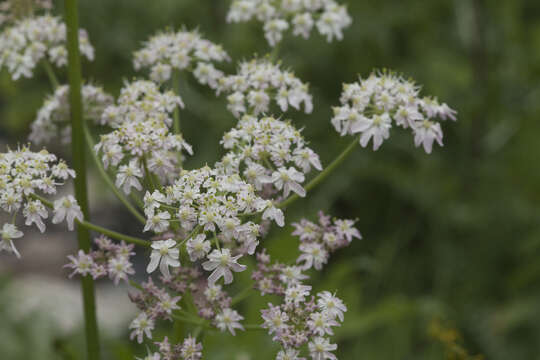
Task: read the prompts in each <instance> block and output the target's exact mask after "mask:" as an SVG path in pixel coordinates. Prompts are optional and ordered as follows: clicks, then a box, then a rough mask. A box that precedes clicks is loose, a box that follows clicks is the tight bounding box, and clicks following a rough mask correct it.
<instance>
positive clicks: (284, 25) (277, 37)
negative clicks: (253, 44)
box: [264, 19, 289, 46]
mask: <svg viewBox="0 0 540 360" xmlns="http://www.w3.org/2000/svg"><path fill="white" fill-rule="evenodd" d="M288 28H289V23H288V22H286V21H285V20H282V19H273V20H270V21H267V22H266V23H265V24H264V36H265V37H266V40H267V41H268V43H269V44H270V46H276V44H277V43H279V42H280V41H281V39H282V38H283V35H282V33H283V32H284V31H285V30H287V29H288Z"/></svg>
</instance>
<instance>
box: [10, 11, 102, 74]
mask: <svg viewBox="0 0 540 360" xmlns="http://www.w3.org/2000/svg"><path fill="white" fill-rule="evenodd" d="M79 48H80V51H81V53H82V54H83V55H84V56H85V57H86V58H87V59H89V60H93V59H94V48H93V47H92V45H90V42H89V41H88V36H87V34H86V32H85V31H84V30H80V32H79ZM41 60H45V61H48V62H50V63H53V64H55V65H56V66H58V67H61V66H64V65H66V64H67V48H66V25H65V24H64V23H62V22H61V20H60V18H57V17H52V16H49V15H44V16H37V17H30V18H26V19H23V20H19V21H17V22H15V24H14V25H13V26H10V27H8V28H6V29H5V30H4V31H3V32H2V33H1V34H0V69H1V68H2V67H6V68H7V69H8V71H9V72H10V73H11V77H12V78H13V80H17V79H19V78H20V77H21V76H24V77H27V78H29V77H32V73H33V70H34V68H35V67H36V65H37V64H38V63H39V62H40V61H41Z"/></svg>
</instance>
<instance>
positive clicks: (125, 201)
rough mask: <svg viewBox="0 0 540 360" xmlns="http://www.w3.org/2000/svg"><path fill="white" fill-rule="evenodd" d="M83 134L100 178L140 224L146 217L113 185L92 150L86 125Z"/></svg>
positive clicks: (90, 136)
mask: <svg viewBox="0 0 540 360" xmlns="http://www.w3.org/2000/svg"><path fill="white" fill-rule="evenodd" d="M84 135H85V137H86V144H87V145H88V150H89V151H90V154H91V155H92V160H94V163H95V165H96V167H97V169H98V172H99V174H100V175H101V177H102V179H103V180H104V181H105V184H107V186H108V187H109V189H111V191H112V192H113V194H114V195H115V196H116V198H117V199H118V200H120V202H121V203H122V204H124V206H125V207H126V209H127V210H128V211H129V212H130V213H131V214H132V215H133V216H134V217H135V218H137V220H139V222H141V223H142V224H145V223H146V219H145V218H144V216H142V215H141V213H140V212H139V211H137V209H136V208H135V207H134V206H133V205H132V204H131V203H130V202H129V200H128V199H127V198H126V197H125V196H124V194H122V193H121V192H120V191H119V190H118V188H117V187H116V186H115V185H114V183H113V181H112V180H111V178H110V176H109V174H107V171H106V170H105V168H104V167H103V164H102V163H101V161H99V158H98V156H97V154H96V152H95V151H94V141H93V140H92V135H91V134H90V131H89V130H88V127H86V126H85V127H84Z"/></svg>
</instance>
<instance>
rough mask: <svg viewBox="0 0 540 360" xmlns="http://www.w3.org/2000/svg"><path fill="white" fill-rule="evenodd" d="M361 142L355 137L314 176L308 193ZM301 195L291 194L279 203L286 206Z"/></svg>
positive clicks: (307, 190)
mask: <svg viewBox="0 0 540 360" xmlns="http://www.w3.org/2000/svg"><path fill="white" fill-rule="evenodd" d="M358 144H359V138H358V137H355V138H354V139H353V141H351V143H350V144H349V145H348V146H347V147H346V148H345V149H343V151H342V152H341V153H340V154H339V155H338V156H337V157H336V158H335V159H334V161H332V163H330V165H328V167H326V169H324V170H323V171H321V173H320V174H319V175H317V176H316V177H314V178H313V180H311V181H310V182H309V183H308V184H307V185H306V186H305V189H306V193H308V192H309V191H310V190H311V189H313V188H314V187H315V186H317V185H319V183H320V182H321V181H323V180H324V179H326V177H327V176H328V175H330V174H331V173H332V172H333V171H334V169H335V168H336V167H338V166H339V165H340V164H341V163H342V162H343V161H344V160H345V159H346V158H347V157H348V156H349V155H350V154H351V153H352V151H353V150H354V149H355V148H356V145H358ZM299 198H300V196H298V195H297V194H294V195H291V196H290V197H289V198H288V199H287V200H285V201H283V202H282V203H281V204H279V205H278V207H280V208H286V207H287V206H289V205H291V204H292V203H293V202H295V201H296V200H298V199H299Z"/></svg>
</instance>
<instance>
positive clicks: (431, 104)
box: [332, 72, 456, 154]
mask: <svg viewBox="0 0 540 360" xmlns="http://www.w3.org/2000/svg"><path fill="white" fill-rule="evenodd" d="M419 93H420V88H419V87H418V86H417V85H416V84H415V83H414V82H413V81H411V80H405V79H404V78H403V77H401V76H397V75H395V74H393V73H389V72H382V73H372V74H371V75H370V76H369V77H368V78H366V79H362V78H360V80H359V81H358V82H355V83H352V84H345V85H344V86H343V93H342V94H341V99H340V100H341V106H339V107H335V108H334V117H333V118H332V124H333V125H334V127H335V128H336V130H337V131H338V132H339V133H340V134H341V136H344V135H347V134H351V135H352V134H358V133H359V134H361V135H360V144H361V145H362V146H363V147H366V146H367V144H368V142H369V140H370V139H373V149H374V150H377V149H378V148H379V147H380V146H381V144H382V142H383V140H385V139H388V137H389V136H390V128H391V127H392V120H393V121H394V122H395V123H396V125H398V126H401V127H403V128H405V129H406V128H410V129H411V130H412V132H413V134H414V143H415V146H417V147H418V146H420V145H422V146H423V147H424V150H425V151H426V152H427V153H428V154H429V153H431V150H432V147H433V142H434V141H437V143H438V144H439V145H441V146H442V138H443V133H442V129H441V125H440V124H439V123H438V122H436V120H435V119H436V118H440V119H442V120H446V119H452V120H456V111H455V110H452V109H451V108H450V107H449V106H448V105H446V104H445V103H442V104H441V103H439V102H438V101H437V99H436V98H431V97H423V98H421V97H419Z"/></svg>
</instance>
